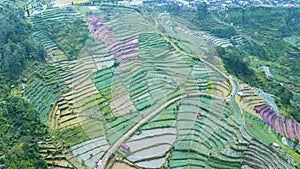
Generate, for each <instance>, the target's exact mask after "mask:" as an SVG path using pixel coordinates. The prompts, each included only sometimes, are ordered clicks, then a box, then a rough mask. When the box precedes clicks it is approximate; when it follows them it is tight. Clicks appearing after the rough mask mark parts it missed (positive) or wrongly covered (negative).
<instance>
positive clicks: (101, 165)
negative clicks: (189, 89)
mask: <svg viewBox="0 0 300 169" xmlns="http://www.w3.org/2000/svg"><path fill="white" fill-rule="evenodd" d="M200 96H206V97H212V98H214V99H221V100H224V99H226V98H224V97H219V96H215V95H212V94H207V93H191V94H184V95H181V96H177V97H175V98H173V99H171V100H169V101H167V102H165V103H164V104H163V105H161V106H160V107H158V108H157V109H155V110H154V111H153V112H151V113H150V114H148V115H147V116H145V117H144V118H143V119H141V120H140V121H139V122H138V123H137V124H136V125H135V126H134V127H132V128H131V129H130V130H129V131H127V133H125V134H124V135H123V136H122V137H121V138H120V139H119V140H118V141H117V142H116V143H115V144H114V145H112V146H111V147H110V148H109V149H108V151H107V152H106V153H105V155H104V156H103V158H102V160H100V161H99V162H98V165H97V169H104V168H105V165H106V162H107V161H108V159H109V157H110V156H111V155H112V154H113V153H114V152H115V151H117V150H118V148H119V147H120V145H121V144H122V143H124V142H125V141H126V140H127V139H128V138H129V137H130V136H131V135H133V134H134V133H135V132H136V130H137V129H138V128H139V127H141V126H142V125H143V124H144V123H145V122H147V121H149V120H151V119H152V118H153V117H154V116H155V115H157V114H158V113H159V112H161V111H162V110H163V109H165V108H166V107H167V106H169V105H170V104H172V103H174V102H176V101H177V100H180V99H183V98H187V97H200Z"/></svg>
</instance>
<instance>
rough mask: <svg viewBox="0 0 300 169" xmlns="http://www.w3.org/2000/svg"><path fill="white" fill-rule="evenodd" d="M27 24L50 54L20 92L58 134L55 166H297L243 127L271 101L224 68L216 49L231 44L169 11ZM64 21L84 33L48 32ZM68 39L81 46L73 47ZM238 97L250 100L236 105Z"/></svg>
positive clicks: (47, 16) (116, 12)
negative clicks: (256, 108)
mask: <svg viewBox="0 0 300 169" xmlns="http://www.w3.org/2000/svg"><path fill="white" fill-rule="evenodd" d="M31 21H32V23H33V25H34V31H35V33H34V38H35V39H36V40H37V41H38V42H40V43H41V44H42V45H43V46H44V47H45V48H46V50H47V53H48V56H47V66H44V67H43V66H39V65H33V66H32V69H31V70H30V72H29V73H27V74H28V75H27V76H26V78H27V81H26V83H25V89H24V90H25V91H24V95H25V97H26V98H27V99H28V100H30V101H31V102H32V103H33V105H34V107H35V108H36V109H37V110H39V112H40V117H41V119H42V121H43V122H44V123H45V124H47V125H48V126H49V128H50V129H51V134H52V137H47V138H45V139H44V141H41V142H40V143H39V146H40V154H41V155H42V156H43V157H44V158H45V159H46V161H47V164H48V165H49V166H53V167H54V168H94V167H97V168H99V169H100V168H109V167H113V166H114V165H115V164H116V163H118V164H124V165H125V164H126V166H132V167H135V168H138V167H142V168H161V167H167V168H230V169H232V168H270V169H271V168H286V169H290V168H291V169H292V168H295V165H297V160H291V159H294V158H297V157H299V155H297V154H294V153H295V152H294V153H292V154H290V153H288V154H287V153H286V152H285V149H278V148H274V147H272V146H270V144H269V143H266V142H265V139H261V138H259V137H257V135H253V134H252V133H253V131H255V129H254V128H249V126H247V125H246V124H247V123H246V120H251V119H250V118H248V115H246V114H245V113H243V112H244V111H245V110H246V111H248V110H252V109H253V108H254V106H256V105H258V104H263V103H266V102H265V101H264V99H263V98H261V97H256V95H255V94H254V93H253V91H252V90H251V89H250V88H249V87H248V86H247V85H246V84H243V82H240V83H238V80H237V79H235V78H233V77H231V76H230V75H228V74H226V73H225V72H224V71H223V69H224V68H223V66H222V63H221V62H220V59H219V58H218V57H217V52H216V51H214V48H213V47H214V45H216V46H222V47H229V46H231V45H232V44H231V42H230V41H229V40H228V39H221V38H216V37H214V36H213V35H210V34H208V33H207V32H203V31H200V30H198V29H196V28H195V27H193V24H192V23H190V22H189V21H187V20H185V19H183V18H178V17H173V16H172V15H170V14H168V13H159V12H145V11H144V12H141V9H139V8H137V7H124V6H116V5H112V4H102V5H101V6H97V7H95V6H93V8H91V6H75V7H74V10H72V11H65V9H61V8H56V7H55V8H49V9H46V10H45V11H44V13H43V14H42V17H32V18H31ZM61 22H65V23H66V24H74V25H78V26H79V29H78V30H77V31H78V32H75V33H74V32H72V31H75V30H76V29H70V32H71V33H72V34H73V33H74V36H75V38H74V39H71V40H70V39H68V40H64V38H62V37H60V36H63V35H65V36H66V39H67V37H69V36H71V35H70V34H69V33H70V32H65V34H61V35H53V33H51V31H55V30H49V29H48V28H47V26H49V25H50V26H52V27H54V28H55V26H57V27H58V28H57V29H60V27H61V26H66V24H64V23H61ZM82 22H84V24H83V23H82ZM87 34H88V35H87ZM81 35H82V36H85V38H82V39H80V36H81ZM86 35H87V36H86ZM236 38H237V39H240V37H236ZM69 42H74V43H78V44H80V45H74V44H73V45H74V50H72V49H70V48H69V47H66V44H67V43H69ZM82 42H84V43H82ZM241 43H242V42H241ZM73 53H74V55H72V54H73ZM238 91H239V92H243V94H244V95H243V97H242V98H239V100H238V104H237V103H236V98H237V93H238ZM242 109H243V111H242ZM260 116H262V118H263V119H264V116H265V115H264V114H260ZM258 117H259V116H256V118H258ZM251 118H252V117H251ZM267 118H268V117H267ZM276 120H277V121H278V120H279V121H280V123H281V121H284V123H285V124H286V125H285V126H286V129H285V130H286V131H287V137H288V138H291V139H292V140H296V137H298V136H299V134H300V133H299V132H298V133H297V132H295V131H292V129H293V130H299V125H296V126H298V127H295V124H294V122H293V121H291V119H289V118H283V119H276ZM276 120H275V122H274V126H276V125H277V124H276ZM273 121H274V120H273ZM273 121H272V122H273ZM262 125H264V127H265V128H267V127H266V125H265V124H262ZM291 132H292V133H291ZM279 133H280V132H279ZM293 133H296V134H293ZM273 136H274V135H272V138H273ZM274 137H275V138H277V136H274ZM120 146H121V148H120Z"/></svg>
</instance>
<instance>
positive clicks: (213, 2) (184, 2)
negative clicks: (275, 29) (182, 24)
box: [118, 0, 300, 10]
mask: <svg viewBox="0 0 300 169" xmlns="http://www.w3.org/2000/svg"><path fill="white" fill-rule="evenodd" d="M118 3H119V4H122V5H127V6H131V5H136V6H138V5H142V4H144V3H151V4H154V5H157V6H162V5H169V4H172V3H174V4H178V5H179V6H188V7H192V6H197V5H198V4H200V3H206V4H207V7H208V8H211V9H220V10H228V8H229V7H247V6H251V5H268V6H282V7H294V6H295V7H296V6H297V7H300V2H299V1H296V0H291V1H287V0H277V1H274V0H242V1H240V0H124V1H118Z"/></svg>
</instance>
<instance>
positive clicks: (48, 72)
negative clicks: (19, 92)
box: [24, 64, 67, 123]
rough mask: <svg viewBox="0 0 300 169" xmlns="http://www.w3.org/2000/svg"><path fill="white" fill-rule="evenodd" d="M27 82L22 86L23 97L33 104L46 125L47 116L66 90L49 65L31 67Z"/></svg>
mask: <svg viewBox="0 0 300 169" xmlns="http://www.w3.org/2000/svg"><path fill="white" fill-rule="evenodd" d="M25 78H26V80H27V82H26V84H25V85H24V89H25V92H24V95H25V97H26V98H27V99H28V100H29V101H30V102H32V103H33V105H34V107H35V108H36V109H37V110H38V111H39V112H40V117H41V119H42V121H43V122H44V123H47V120H48V114H49V112H50V111H51V110H52V108H53V105H54V103H55V101H56V99H57V98H58V97H59V96H60V95H61V94H62V93H63V92H64V90H66V89H67V86H66V84H65V83H64V82H63V80H62V77H61V76H60V74H59V72H58V70H57V69H56V67H55V66H53V65H51V64H49V65H47V66H45V67H42V65H32V67H31V71H30V72H28V77H25Z"/></svg>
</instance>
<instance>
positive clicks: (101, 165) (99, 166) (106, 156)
mask: <svg viewBox="0 0 300 169" xmlns="http://www.w3.org/2000/svg"><path fill="white" fill-rule="evenodd" d="M155 29H156V31H157V32H158V33H159V34H160V35H161V36H162V37H163V38H164V39H165V40H166V41H167V42H169V43H170V44H171V45H172V46H173V47H174V48H175V50H177V51H179V52H181V53H183V54H185V55H187V56H191V55H190V54H188V53H186V52H184V51H182V50H181V49H179V48H178V47H177V46H176V45H175V44H174V43H173V42H172V41H171V40H169V39H168V38H167V37H166V36H165V35H164V34H163V33H162V32H160V31H159V30H158V29H157V27H156V26H155ZM200 60H201V61H202V62H204V63H205V64H207V65H208V66H209V67H211V68H212V69H213V70H215V71H217V72H219V73H220V74H221V75H222V76H224V77H225V78H226V79H228V80H229V82H230V84H231V86H232V90H231V93H230V95H229V96H227V97H219V96H215V95H212V94H207V93H191V94H184V95H181V96H178V97H175V98H173V99H171V100H169V101H167V102H166V103H164V104H163V105H161V106H160V107H158V108H157V109H156V110H154V111H153V112H151V113H150V114H148V115H147V116H145V117H144V118H143V119H141V120H140V121H139V122H138V123H137V124H136V125H135V126H133V127H132V128H131V129H130V130H129V131H127V133H125V134H124V135H123V136H122V137H121V138H120V139H119V140H118V141H117V142H116V143H114V144H113V145H112V146H111V147H110V148H109V149H108V150H107V152H106V153H105V154H104V156H103V158H102V159H101V160H100V161H99V162H98V164H97V169H104V168H105V166H106V163H107V162H108V160H109V157H110V156H111V155H112V154H113V153H114V152H116V151H117V150H118V148H119V147H120V145H121V144H122V143H124V142H125V141H126V140H127V139H128V138H129V137H130V136H131V135H133V134H134V133H135V132H136V131H137V129H138V128H139V127H141V126H142V125H143V124H144V123H145V122H147V121H149V120H151V119H152V118H153V117H154V116H155V115H157V114H158V113H159V112H161V111H162V110H163V109H164V108H166V107H167V106H169V105H170V104H172V103H174V102H176V101H177V100H180V99H183V98H187V97H196V96H198V97H200V96H208V97H212V98H215V99H220V100H226V99H235V94H236V92H237V86H236V83H235V81H234V80H233V78H232V77H231V76H227V75H226V74H225V73H224V72H223V71H221V70H219V69H218V68H217V67H216V66H214V65H213V64H211V63H209V62H207V61H205V60H203V59H201V58H200Z"/></svg>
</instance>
